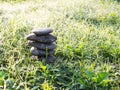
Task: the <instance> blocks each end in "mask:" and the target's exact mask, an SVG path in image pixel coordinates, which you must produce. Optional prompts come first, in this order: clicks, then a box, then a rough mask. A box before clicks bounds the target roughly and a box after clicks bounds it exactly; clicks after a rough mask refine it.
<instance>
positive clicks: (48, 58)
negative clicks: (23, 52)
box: [38, 56, 56, 64]
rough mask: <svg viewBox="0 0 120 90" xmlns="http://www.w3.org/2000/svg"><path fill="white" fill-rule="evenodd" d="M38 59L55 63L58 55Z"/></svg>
mask: <svg viewBox="0 0 120 90" xmlns="http://www.w3.org/2000/svg"><path fill="white" fill-rule="evenodd" d="M38 59H39V60H42V61H44V60H45V62H46V63H48V64H49V63H54V62H55V60H56V57H55V56H48V57H38Z"/></svg>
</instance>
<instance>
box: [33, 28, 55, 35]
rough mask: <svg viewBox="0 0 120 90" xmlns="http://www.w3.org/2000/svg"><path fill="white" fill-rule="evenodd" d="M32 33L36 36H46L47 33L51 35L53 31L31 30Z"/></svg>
mask: <svg viewBox="0 0 120 90" xmlns="http://www.w3.org/2000/svg"><path fill="white" fill-rule="evenodd" d="M32 32H33V33H35V34H36V35H47V34H49V33H52V32H53V30H52V29H49V28H48V29H34V30H32Z"/></svg>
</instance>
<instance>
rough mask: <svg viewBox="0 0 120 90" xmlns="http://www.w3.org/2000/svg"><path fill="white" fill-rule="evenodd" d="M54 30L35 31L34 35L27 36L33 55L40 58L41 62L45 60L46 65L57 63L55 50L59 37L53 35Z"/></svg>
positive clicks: (33, 31)
mask: <svg viewBox="0 0 120 90" xmlns="http://www.w3.org/2000/svg"><path fill="white" fill-rule="evenodd" d="M52 32H53V30H52V29H35V30H32V34H29V35H28V36H27V40H29V41H28V45H30V46H32V47H31V50H30V52H31V54H32V55H34V56H38V59H39V60H45V62H46V63H53V62H54V61H55V59H56V58H55V56H54V52H55V48H56V40H57V37H55V36H53V35H51V34H50V33H52Z"/></svg>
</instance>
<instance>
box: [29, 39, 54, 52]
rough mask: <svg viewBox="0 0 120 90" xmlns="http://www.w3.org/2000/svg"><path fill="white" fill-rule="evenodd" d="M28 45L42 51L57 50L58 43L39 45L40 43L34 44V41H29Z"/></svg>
mask: <svg viewBox="0 0 120 90" xmlns="http://www.w3.org/2000/svg"><path fill="white" fill-rule="evenodd" d="M28 45H30V46H33V47H36V48H37V49H42V50H53V49H55V48H56V43H55V42H52V43H50V44H47V43H46V44H44V43H39V42H34V41H28Z"/></svg>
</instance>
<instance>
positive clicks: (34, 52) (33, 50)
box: [30, 47, 55, 56]
mask: <svg viewBox="0 0 120 90" xmlns="http://www.w3.org/2000/svg"><path fill="white" fill-rule="evenodd" d="M30 52H31V54H32V55H35V56H48V55H52V54H54V52H55V50H49V51H47V50H46V51H44V50H38V49H37V48H35V47H32V48H31V49H30Z"/></svg>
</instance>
